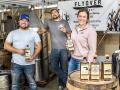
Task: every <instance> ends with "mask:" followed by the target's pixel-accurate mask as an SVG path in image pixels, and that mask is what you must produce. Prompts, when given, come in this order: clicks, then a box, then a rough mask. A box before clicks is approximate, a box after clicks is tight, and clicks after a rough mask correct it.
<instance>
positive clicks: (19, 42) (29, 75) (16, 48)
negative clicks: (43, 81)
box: [4, 14, 41, 90]
mask: <svg viewBox="0 0 120 90" xmlns="http://www.w3.org/2000/svg"><path fill="white" fill-rule="evenodd" d="M18 23H19V27H20V28H19V29H17V30H14V31H11V32H10V33H9V34H8V36H7V38H6V41H5V43H4V48H5V49H6V50H8V51H9V52H12V60H11V62H12V67H11V75H12V86H11V90H19V89H20V82H19V81H20V79H21V76H22V75H25V76H26V79H27V81H28V84H29V90H37V85H36V83H35V80H34V73H35V58H36V57H37V55H38V54H39V52H40V50H41V40H40V37H39V35H38V34H37V33H36V32H34V31H33V30H30V29H29V15H27V14H21V15H20V17H19V21H18ZM27 46H28V47H29V49H30V57H29V58H25V53H26V52H25V48H26V47H27Z"/></svg>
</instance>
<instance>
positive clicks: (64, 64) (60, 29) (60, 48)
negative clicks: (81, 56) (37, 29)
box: [42, 8, 71, 90]
mask: <svg viewBox="0 0 120 90" xmlns="http://www.w3.org/2000/svg"><path fill="white" fill-rule="evenodd" d="M51 17H52V19H50V20H47V21H45V23H44V27H45V29H43V30H42V31H43V32H45V31H49V32H50V34H51V44H52V45H51V48H52V49H51V54H50V64H51V68H52V70H53V71H54V72H55V73H56V75H57V76H58V84H59V87H58V88H59V90H65V87H66V81H67V70H68V51H67V49H66V46H65V43H66V41H67V36H68V35H70V33H71V29H70V26H69V24H68V22H67V21H66V20H63V19H62V18H61V17H60V14H59V10H58V9H55V8H54V9H52V10H51Z"/></svg>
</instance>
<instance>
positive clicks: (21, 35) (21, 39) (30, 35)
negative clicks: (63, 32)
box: [6, 29, 40, 65]
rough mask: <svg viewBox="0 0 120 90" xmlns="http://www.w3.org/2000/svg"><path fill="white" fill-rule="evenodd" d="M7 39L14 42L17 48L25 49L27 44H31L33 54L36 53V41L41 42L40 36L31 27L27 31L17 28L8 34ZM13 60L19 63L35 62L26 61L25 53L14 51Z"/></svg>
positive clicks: (28, 63)
mask: <svg viewBox="0 0 120 90" xmlns="http://www.w3.org/2000/svg"><path fill="white" fill-rule="evenodd" d="M6 41H7V42H10V43H12V45H13V47H14V48H17V49H25V48H26V46H27V45H29V47H30V50H31V55H32V54H33V53H34V48H35V42H40V37H39V35H38V34H37V33H36V32H34V31H32V30H31V29H29V30H26V31H22V30H20V29H17V30H14V31H11V32H10V33H9V34H8V36H7V38H6ZM12 62H14V63H16V64H19V65H30V64H35V60H33V61H32V62H27V61H25V56H24V55H19V54H16V53H12Z"/></svg>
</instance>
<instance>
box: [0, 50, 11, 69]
mask: <svg viewBox="0 0 120 90" xmlns="http://www.w3.org/2000/svg"><path fill="white" fill-rule="evenodd" d="M0 64H2V65H3V67H4V69H10V66H11V53H9V52H7V51H5V50H0Z"/></svg>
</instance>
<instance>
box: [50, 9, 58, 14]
mask: <svg viewBox="0 0 120 90" xmlns="http://www.w3.org/2000/svg"><path fill="white" fill-rule="evenodd" d="M54 10H55V11H57V12H58V13H59V9H57V8H53V9H51V10H50V13H52V11H54Z"/></svg>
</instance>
